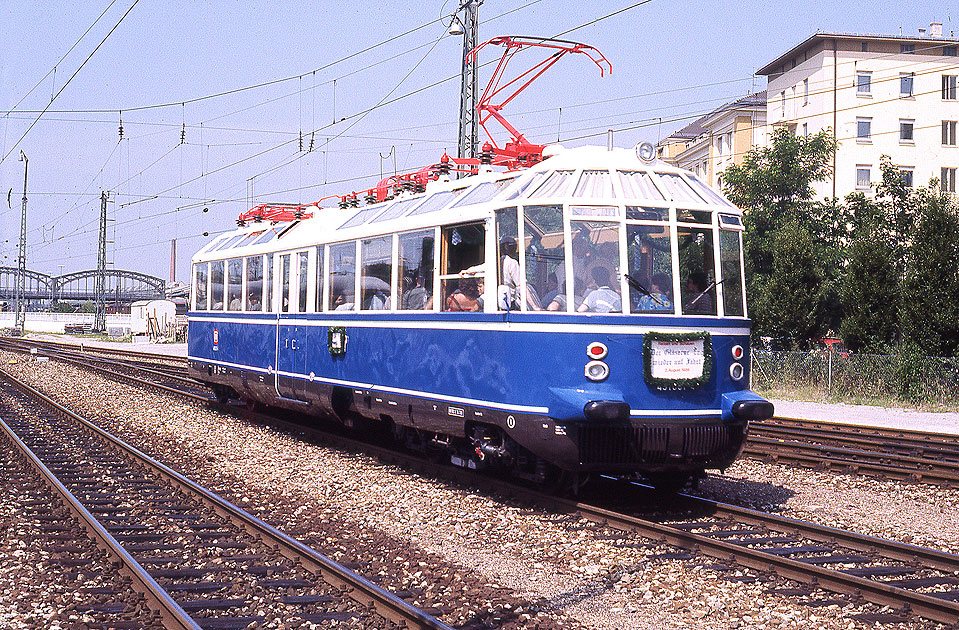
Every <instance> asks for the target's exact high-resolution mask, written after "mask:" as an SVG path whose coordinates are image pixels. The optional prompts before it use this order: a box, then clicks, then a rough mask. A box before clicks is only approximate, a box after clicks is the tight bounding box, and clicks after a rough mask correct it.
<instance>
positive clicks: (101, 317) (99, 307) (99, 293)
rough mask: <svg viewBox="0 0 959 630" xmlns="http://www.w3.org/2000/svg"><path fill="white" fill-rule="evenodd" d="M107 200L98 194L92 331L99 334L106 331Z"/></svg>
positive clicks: (107, 197)
mask: <svg viewBox="0 0 959 630" xmlns="http://www.w3.org/2000/svg"><path fill="white" fill-rule="evenodd" d="M109 200H110V192H109V191H106V190H104V191H102V192H101V193H100V248H99V251H98V252H97V277H96V281H95V284H94V289H93V292H94V294H95V295H96V301H97V304H96V314H95V315H94V321H93V330H94V331H95V332H100V333H103V332H106V330H107V310H106V307H107V303H106V297H107V296H106V292H107V291H106V287H107V201H109Z"/></svg>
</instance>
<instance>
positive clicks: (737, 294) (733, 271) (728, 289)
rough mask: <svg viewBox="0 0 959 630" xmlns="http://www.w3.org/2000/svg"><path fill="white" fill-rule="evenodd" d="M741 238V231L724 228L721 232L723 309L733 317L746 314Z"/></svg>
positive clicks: (720, 255) (720, 262)
mask: <svg viewBox="0 0 959 630" xmlns="http://www.w3.org/2000/svg"><path fill="white" fill-rule="evenodd" d="M739 239H740V235H739V232H733V231H730V230H722V231H721V232H720V233H719V264H720V265H721V269H720V271H721V273H722V283H723V284H722V287H721V288H722V294H723V309H724V313H725V314H726V315H729V316H733V317H742V316H743V315H745V314H746V311H745V309H744V308H743V304H744V301H743V276H742V273H743V260H742V254H741V253H740V251H741V250H740V247H739Z"/></svg>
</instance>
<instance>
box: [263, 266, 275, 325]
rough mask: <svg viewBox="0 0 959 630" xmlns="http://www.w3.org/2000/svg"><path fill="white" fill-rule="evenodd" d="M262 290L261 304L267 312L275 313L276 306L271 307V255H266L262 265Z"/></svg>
mask: <svg viewBox="0 0 959 630" xmlns="http://www.w3.org/2000/svg"><path fill="white" fill-rule="evenodd" d="M263 288H264V289H265V294H264V296H263V303H264V304H265V305H266V308H267V310H269V311H271V312H276V306H274V305H273V254H267V255H266V263H265V264H264V265H263Z"/></svg>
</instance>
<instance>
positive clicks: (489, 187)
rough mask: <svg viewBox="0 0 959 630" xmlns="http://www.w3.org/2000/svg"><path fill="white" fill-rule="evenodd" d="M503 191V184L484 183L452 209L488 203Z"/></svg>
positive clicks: (474, 188) (459, 200) (478, 185)
mask: <svg viewBox="0 0 959 630" xmlns="http://www.w3.org/2000/svg"><path fill="white" fill-rule="evenodd" d="M502 189H503V183H502V182H483V183H482V184H477V185H476V186H474V187H473V188H472V189H471V190H470V191H469V192H468V193H466V194H465V195H463V196H462V197H460V198H459V199H458V200H457V201H456V203H454V204H453V205H452V206H451V207H453V208H461V207H463V206H469V205H473V204H477V203H486V202H487V201H490V200H492V199H493V197H495V196H496V194H497V193H498V192H499V191H501V190H502Z"/></svg>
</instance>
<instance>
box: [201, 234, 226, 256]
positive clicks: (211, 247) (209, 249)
mask: <svg viewBox="0 0 959 630" xmlns="http://www.w3.org/2000/svg"><path fill="white" fill-rule="evenodd" d="M229 238H230V237H229V235H220V236H218V237H216V238H214V239H213V240H212V241H210V242H209V243H207V244H206V245H204V246H203V248H202V249H200V251H198V252H197V254H205V253H207V252H212V251H213V250H215V249H216V248H217V247H219V246H220V245H222V244H223V241H225V240H228V239H229Z"/></svg>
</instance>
